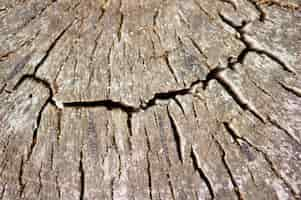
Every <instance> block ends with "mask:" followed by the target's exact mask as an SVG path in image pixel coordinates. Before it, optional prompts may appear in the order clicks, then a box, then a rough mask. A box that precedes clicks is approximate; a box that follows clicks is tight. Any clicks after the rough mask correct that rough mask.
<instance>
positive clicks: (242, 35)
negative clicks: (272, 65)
mask: <svg viewBox="0 0 301 200" xmlns="http://www.w3.org/2000/svg"><path fill="white" fill-rule="evenodd" d="M219 17H220V18H221V20H222V21H223V22H224V23H225V24H226V25H228V26H230V27H231V28H233V29H234V30H235V31H236V32H237V33H238V34H239V36H237V39H239V40H240V41H241V42H242V43H243V44H244V45H245V48H244V49H243V50H242V51H241V52H240V54H239V55H238V56H237V58H236V60H235V61H232V62H230V63H229V64H228V67H229V68H231V69H234V68H233V66H234V65H236V64H238V63H240V64H243V63H244V60H245V58H246V56H247V55H248V54H249V53H250V52H254V53H257V54H262V55H265V56H267V57H268V58H270V59H271V60H273V61H275V62H276V63H277V64H279V65H280V66H281V67H282V68H283V70H285V71H287V72H289V73H292V74H293V75H296V74H297V72H296V71H295V69H293V68H292V67H290V66H288V65H287V64H286V63H285V62H284V61H282V60H281V59H280V58H279V57H277V56H276V55H274V54H273V53H272V52H269V51H267V50H265V49H264V48H262V47H260V46H258V45H257V44H256V43H255V42H254V41H253V39H251V37H248V36H247V34H246V32H245V31H244V28H245V26H247V25H248V24H249V23H250V22H246V21H243V23H242V25H236V24H235V23H234V22H232V21H231V20H230V19H228V18H227V17H226V16H224V15H223V14H222V13H221V12H219Z"/></svg>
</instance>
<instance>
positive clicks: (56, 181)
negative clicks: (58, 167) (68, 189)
mask: <svg viewBox="0 0 301 200" xmlns="http://www.w3.org/2000/svg"><path fill="white" fill-rule="evenodd" d="M55 189H56V191H57V194H58V197H59V199H61V196H62V191H61V187H60V185H59V180H58V175H56V176H55Z"/></svg>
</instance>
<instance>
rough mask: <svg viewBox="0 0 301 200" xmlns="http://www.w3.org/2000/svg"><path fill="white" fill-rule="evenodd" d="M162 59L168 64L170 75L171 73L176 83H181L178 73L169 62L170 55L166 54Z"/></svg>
mask: <svg viewBox="0 0 301 200" xmlns="http://www.w3.org/2000/svg"><path fill="white" fill-rule="evenodd" d="M162 58H163V59H164V62H165V64H166V66H167V67H168V69H169V71H170V73H171V74H172V76H173V77H174V79H175V81H176V83H177V84H179V83H180V81H179V79H178V77H177V74H176V71H175V70H174V69H173V67H172V65H171V63H170V61H169V58H168V55H167V54H164V55H163V57H162Z"/></svg>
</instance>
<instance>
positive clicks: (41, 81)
mask: <svg viewBox="0 0 301 200" xmlns="http://www.w3.org/2000/svg"><path fill="white" fill-rule="evenodd" d="M26 80H31V81H34V82H36V83H38V84H41V85H43V86H44V87H45V88H47V89H48V92H49V97H48V98H47V100H46V101H45V103H44V104H43V105H42V107H41V109H40V111H39V113H38V116H37V120H36V124H35V128H34V130H33V136H32V143H31V145H30V149H29V152H28V155H27V161H28V160H29V159H30V157H31V154H32V153H33V150H34V147H35V145H36V143H37V136H38V130H39V128H40V123H41V118H42V114H43V112H44V110H45V108H46V106H47V105H48V104H49V103H50V104H51V105H54V106H55V107H56V108H58V109H59V107H60V106H58V105H57V103H56V102H55V101H54V100H53V91H52V88H51V85H50V83H48V82H47V81H46V80H44V79H41V78H39V77H36V76H35V75H30V74H29V75H28V74H26V75H23V76H22V78H21V79H20V80H19V81H18V83H17V84H16V85H15V86H14V88H13V90H17V89H18V88H19V87H20V86H21V85H22V83H23V82H25V81H26Z"/></svg>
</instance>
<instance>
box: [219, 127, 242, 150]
mask: <svg viewBox="0 0 301 200" xmlns="http://www.w3.org/2000/svg"><path fill="white" fill-rule="evenodd" d="M223 125H224V127H225V129H226V131H227V132H228V133H229V134H230V136H231V138H232V139H233V140H234V142H235V144H237V145H238V146H240V142H239V140H238V139H239V137H238V136H237V134H236V133H235V131H234V130H233V129H232V127H231V125H230V124H229V123H228V122H223Z"/></svg>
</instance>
